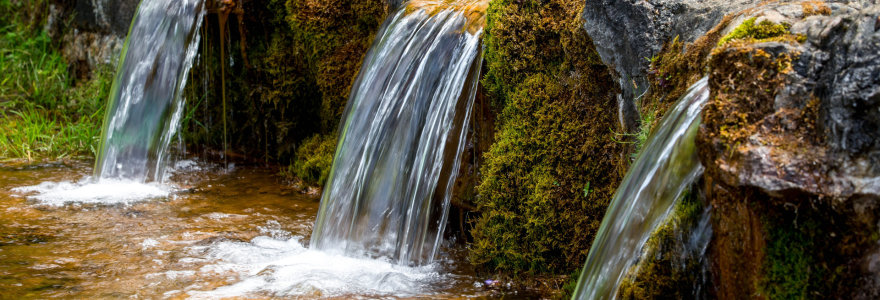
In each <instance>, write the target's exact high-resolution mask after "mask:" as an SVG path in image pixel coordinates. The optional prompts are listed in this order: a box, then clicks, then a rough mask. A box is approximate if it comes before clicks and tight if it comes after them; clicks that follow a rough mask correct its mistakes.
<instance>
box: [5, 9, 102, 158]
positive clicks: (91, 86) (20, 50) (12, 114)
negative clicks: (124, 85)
mask: <svg viewBox="0 0 880 300" xmlns="http://www.w3.org/2000/svg"><path fill="white" fill-rule="evenodd" d="M39 3H42V2H41V1H37V2H36V3H34V2H28V3H21V2H16V3H13V2H10V1H0V12H3V15H7V16H17V17H18V18H19V19H15V18H11V20H10V19H4V21H3V23H0V24H2V27H0V114H2V116H3V118H2V120H0V128H7V129H11V130H0V160H6V159H25V160H28V161H36V160H44V159H53V160H54V159H62V158H66V157H71V156H91V155H94V151H95V146H96V144H97V142H98V136H99V135H100V126H101V119H102V116H103V104H104V101H105V100H106V99H107V97H108V93H109V90H110V84H111V83H112V77H111V76H112V73H111V71H110V70H109V66H108V67H107V68H106V69H104V70H98V71H97V72H95V73H94V74H93V75H92V78H91V79H89V80H87V81H82V82H80V83H79V84H78V85H74V84H72V79H71V78H69V77H68V73H67V69H68V67H67V63H66V62H65V61H64V59H63V58H62V57H61V55H60V54H59V53H57V52H55V51H54V50H53V48H52V47H53V45H52V41H51V39H50V38H49V37H48V36H47V35H46V33H45V32H43V31H41V30H38V29H34V28H38V27H37V26H34V25H35V24H32V22H33V21H32V20H30V19H28V18H25V17H22V15H24V16H27V15H28V14H26V13H25V14H17V13H16V12H18V11H19V10H27V9H28V8H29V7H31V9H33V7H36V6H35V5H37V4H39ZM32 5H34V6H32ZM31 13H33V12H31ZM36 25H38V24H36Z"/></svg>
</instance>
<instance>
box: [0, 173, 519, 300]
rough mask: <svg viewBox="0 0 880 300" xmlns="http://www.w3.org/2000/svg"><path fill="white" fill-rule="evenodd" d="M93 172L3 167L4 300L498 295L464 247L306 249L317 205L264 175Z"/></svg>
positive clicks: (0, 238)
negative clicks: (426, 260)
mask: <svg viewBox="0 0 880 300" xmlns="http://www.w3.org/2000/svg"><path fill="white" fill-rule="evenodd" d="M90 172H91V165H89V164H86V163H67V164H53V165H42V166H30V167H0V224H2V226H0V291H3V295H0V298H7V297H8V298H24V297H27V298H57V297H63V298H71V297H73V298H150V299H155V298H173V299H176V298H218V297H248V298H276V297H295V298H328V297H329V298H374V297H379V298H413V297H416V298H418V297H425V296H428V297H431V298H462V297H468V298H469V297H494V296H499V294H497V293H494V292H491V290H489V289H487V288H486V287H484V284H483V282H484V281H483V279H480V278H477V277H475V276H474V275H473V274H474V271H473V270H472V269H471V267H470V266H469V265H468V264H467V263H466V257H464V256H463V254H461V253H463V252H464V251H462V249H460V247H459V248H458V249H457V248H451V249H450V248H449V247H445V248H444V250H443V251H442V253H441V254H440V255H439V257H438V260H437V261H436V262H435V263H433V264H431V265H428V266H422V267H405V266H399V265H396V264H393V263H391V262H389V261H387V260H383V259H370V258H350V257H345V256H342V255H340V254H337V253H328V252H319V251H315V250H310V249H308V246H307V245H306V243H308V241H309V234H310V233H311V229H312V228H311V227H312V224H313V223H314V218H315V215H316V214H317V211H318V205H319V200H318V199H317V198H316V197H315V196H308V195H304V194H301V193H299V192H298V191H296V190H294V189H293V188H291V187H290V186H289V185H288V184H285V183H284V182H282V180H281V179H280V177H278V176H276V175H275V174H273V173H272V171H270V170H268V169H263V168H256V167H236V168H233V169H228V170H227V169H223V168H219V167H216V166H209V165H205V164H201V163H194V162H192V161H183V163H178V164H177V166H176V168H174V169H173V170H171V171H170V172H169V173H170V177H169V180H167V181H166V182H168V184H167V185H164V186H161V185H144V184H126V183H120V182H106V183H101V184H89V183H87V182H86V181H84V178H87V176H88V175H89V173H90ZM132 194H135V195H137V196H138V197H141V199H135V198H130V197H123V195H132ZM89 195H95V196H94V197H90V196H89ZM143 198H146V199H143ZM71 201H75V202H71ZM456 253H458V254H456ZM520 295H522V294H520Z"/></svg>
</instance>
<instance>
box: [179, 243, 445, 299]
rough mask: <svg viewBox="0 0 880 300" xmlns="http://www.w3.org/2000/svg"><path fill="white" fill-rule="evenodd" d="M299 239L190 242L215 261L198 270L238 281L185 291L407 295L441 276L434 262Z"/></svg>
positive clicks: (227, 294)
mask: <svg viewBox="0 0 880 300" xmlns="http://www.w3.org/2000/svg"><path fill="white" fill-rule="evenodd" d="M301 240H302V237H292V238H289V239H284V238H273V237H268V236H260V237H256V238H254V239H252V240H251V241H250V242H236V241H222V242H218V243H214V244H212V245H208V246H195V247H193V248H191V250H193V251H195V252H206V255H207V256H208V257H209V258H210V259H214V260H217V262H216V263H214V264H210V265H206V266H203V267H202V268H201V269H200V270H199V273H218V274H230V273H232V274H238V276H239V281H238V282H237V283H234V284H232V285H228V286H224V287H220V288H217V289H214V290H211V291H190V292H188V294H189V295H190V296H191V297H194V298H206V299H208V298H223V297H248V296H255V295H271V296H276V297H297V296H305V297H338V296H352V295H358V296H377V297H385V296H397V297H407V296H413V295H424V294H425V293H430V290H431V287H432V285H434V284H436V283H438V282H442V281H444V279H445V278H444V276H443V275H441V274H440V273H439V272H437V270H436V269H437V266H436V265H428V266H421V267H406V266H400V265H396V264H393V263H392V262H390V261H388V260H383V259H368V258H353V257H347V256H343V255H338V254H331V253H327V252H322V251H318V250H311V249H308V248H306V247H305V246H303V244H302V243H301ZM203 255H204V254H203Z"/></svg>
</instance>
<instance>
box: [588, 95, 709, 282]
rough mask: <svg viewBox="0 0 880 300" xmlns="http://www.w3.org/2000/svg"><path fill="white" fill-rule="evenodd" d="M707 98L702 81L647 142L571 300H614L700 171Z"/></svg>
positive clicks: (604, 222)
mask: <svg viewBox="0 0 880 300" xmlns="http://www.w3.org/2000/svg"><path fill="white" fill-rule="evenodd" d="M708 99H709V87H708V78H703V79H701V80H700V81H698V82H697V83H696V84H694V85H693V86H691V87H690V89H688V92H687V94H686V95H685V96H684V97H682V98H681V99H680V100H679V101H678V102H677V103H676V104H675V105H674V106H673V108H672V109H670V110H669V111H668V112H667V115H666V116H665V117H664V118H663V120H662V122H661V123H660V124H659V125H658V127H657V128H656V130H655V131H654V132H653V134H651V136H650V137H649V138H648V140H647V141H646V143H645V146H644V148H643V150H642V151H641V153H640V154H639V156H638V159H636V162H635V163H634V164H633V166H632V168H631V169H630V170H629V172H627V174H626V177H625V178H624V180H623V183H621V185H620V187H618V188H617V192H616V193H615V194H614V198H613V199H612V200H611V205H610V206H609V208H608V211H607V213H606V214H605V218H604V219H603V220H602V225H601V226H600V227H599V232H598V234H597V235H596V239H595V240H594V241H593V245H592V247H590V253H589V255H588V257H587V263H586V265H585V266H584V269H583V271H582V272H581V277H580V279H579V281H578V287H577V290H576V291H575V295H574V297H573V299H613V298H615V297H616V295H617V288H618V286H619V285H620V282H621V280H622V279H623V278H624V275H626V271H627V270H628V269H629V267H630V266H632V264H633V263H634V262H635V261H636V259H637V258H638V255H639V253H640V251H641V250H642V248H643V247H644V245H645V242H647V240H648V238H649V237H650V235H651V233H653V232H654V231H655V230H656V229H657V227H658V226H659V225H661V223H662V221H663V220H665V219H666V217H667V215H668V214H669V212H670V211H671V210H672V208H673V207H674V206H675V203H676V201H677V200H678V199H679V198H680V197H681V195H682V193H683V192H684V191H685V190H686V189H687V188H688V187H689V186H690V185H691V184H692V183H693V182H694V180H695V179H696V178H697V176H698V175H699V174H700V173H701V172H702V169H703V166H702V165H701V164H700V162H699V158H698V157H697V153H696V145H695V143H694V140H695V138H696V134H697V129H698V128H699V124H700V112H701V111H702V108H703V105H704V104H705V103H706V101H707V100H708Z"/></svg>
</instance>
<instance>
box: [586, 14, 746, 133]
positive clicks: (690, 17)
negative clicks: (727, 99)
mask: <svg viewBox="0 0 880 300" xmlns="http://www.w3.org/2000/svg"><path fill="white" fill-rule="evenodd" d="M758 2H759V1H755V0H710V1H701V0H622V1H621V0H598V1H586V4H585V6H584V11H583V14H582V18H583V19H584V25H583V27H584V29H585V30H586V31H587V33H588V34H589V35H590V37H591V38H592V39H593V43H594V44H595V46H596V50H597V51H598V52H599V56H600V57H601V58H602V61H603V62H605V64H607V65H608V66H610V67H611V68H613V69H614V70H615V71H616V73H617V74H616V75H617V79H618V82H619V85H620V88H621V90H622V95H620V96H619V103H620V105H619V107H620V110H621V111H620V115H621V122H622V123H623V125H624V127H625V128H627V129H629V130H630V131H632V130H634V129H636V128H637V126H638V122H639V121H638V120H639V115H638V112H637V109H636V103H637V100H638V99H637V98H639V97H640V96H641V95H643V94H644V93H645V92H646V90H647V88H648V79H647V71H648V68H649V65H650V59H651V58H652V57H654V56H655V55H657V54H658V53H660V51H661V50H662V48H663V45H664V44H665V43H668V42H670V41H672V40H673V39H675V38H676V37H678V38H679V40H681V41H683V42H688V43H689V42H693V41H695V40H696V39H697V38H699V37H701V36H703V35H704V34H706V32H707V31H709V30H710V29H712V27H715V25H717V24H718V22H719V21H720V20H721V19H722V18H723V17H724V16H725V15H726V14H729V13H731V12H736V11H739V10H742V9H743V8H745V7H747V6H754V5H756V4H757V3H758Z"/></svg>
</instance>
